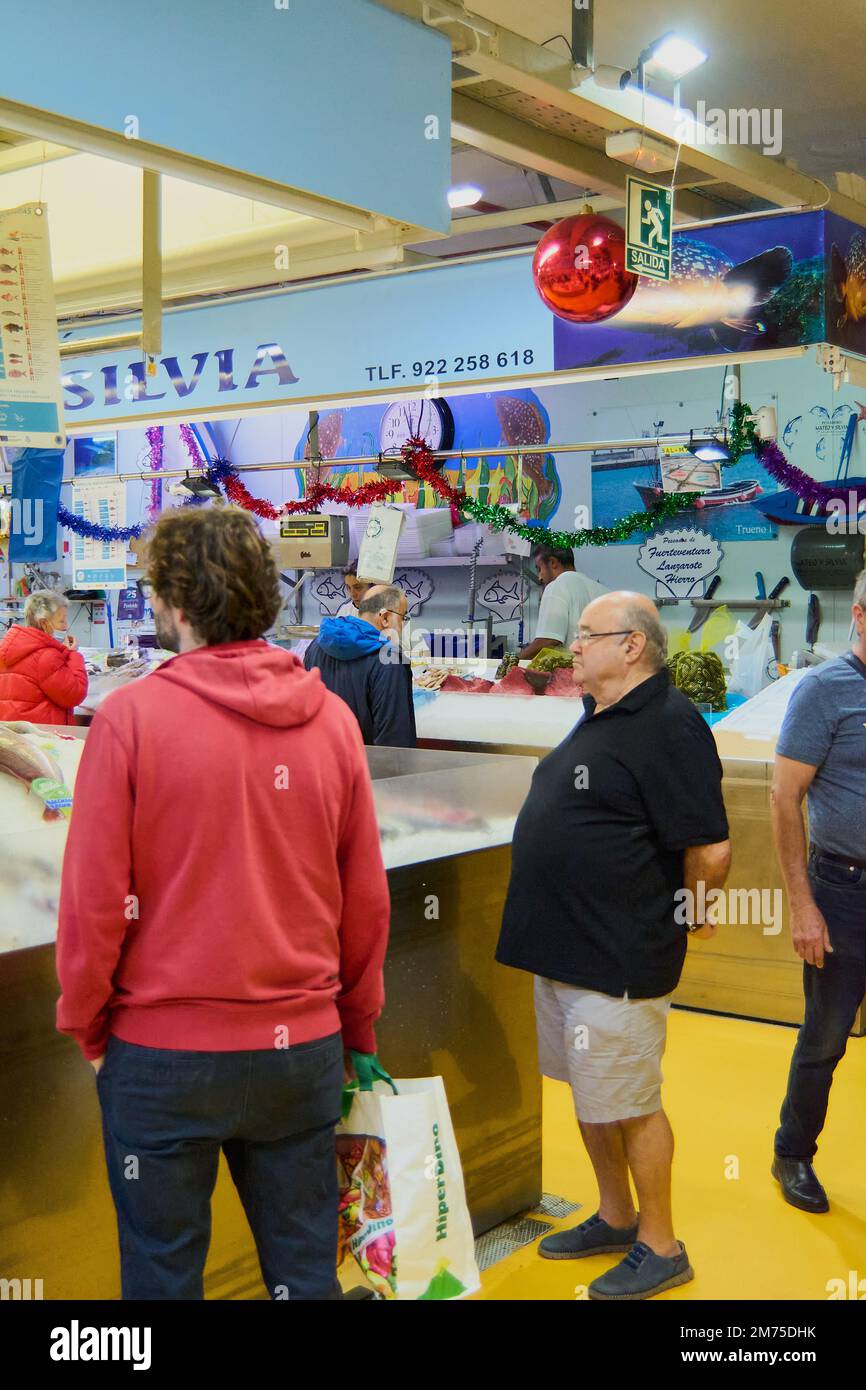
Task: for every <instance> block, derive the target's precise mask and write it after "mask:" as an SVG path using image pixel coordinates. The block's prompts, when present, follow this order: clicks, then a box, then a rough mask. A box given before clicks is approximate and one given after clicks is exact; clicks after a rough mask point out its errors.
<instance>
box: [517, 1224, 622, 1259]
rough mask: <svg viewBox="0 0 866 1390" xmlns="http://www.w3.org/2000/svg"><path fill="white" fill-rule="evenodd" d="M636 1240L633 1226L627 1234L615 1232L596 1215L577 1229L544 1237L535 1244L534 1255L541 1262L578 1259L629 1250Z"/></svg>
mask: <svg viewBox="0 0 866 1390" xmlns="http://www.w3.org/2000/svg"><path fill="white" fill-rule="evenodd" d="M636 1240H637V1226H632V1227H630V1228H629V1230H627V1231H622V1230H618V1229H617V1228H616V1227H615V1226H609V1225H608V1224H607V1222H606V1221H603V1220H602V1218H601V1217H600V1216H599V1214H598V1212H596V1213H595V1216H589V1217H587V1219H586V1221H582V1222H581V1224H580V1225H579V1226H572V1228H571V1230H570V1231H557V1232H556V1234H555V1235H552V1236H545V1237H544V1240H542V1241H541V1242H540V1243H539V1246H538V1253H539V1255H542V1256H543V1257H544V1259H545V1260H582V1259H583V1257H584V1255H613V1254H617V1253H618V1252H619V1251H620V1250H630V1249H631V1248H632V1246H633V1245H634V1243H635V1241H636Z"/></svg>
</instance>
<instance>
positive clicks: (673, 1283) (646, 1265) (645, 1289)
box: [587, 1240, 695, 1299]
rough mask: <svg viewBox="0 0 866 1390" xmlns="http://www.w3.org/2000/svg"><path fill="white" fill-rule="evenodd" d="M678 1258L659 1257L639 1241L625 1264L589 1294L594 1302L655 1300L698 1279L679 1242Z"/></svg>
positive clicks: (592, 1286) (595, 1284)
mask: <svg viewBox="0 0 866 1390" xmlns="http://www.w3.org/2000/svg"><path fill="white" fill-rule="evenodd" d="M679 1246H680V1253H679V1254H678V1255H657V1254H656V1253H655V1251H653V1250H650V1248H649V1246H648V1245H644V1243H643V1241H640V1240H639V1241H636V1242H635V1244H634V1245H633V1246H632V1248H631V1250H630V1251H629V1252H628V1254H627V1255H626V1257H625V1259H624V1260H621V1261H620V1263H619V1264H618V1265H614V1267H613V1269H609V1270H608V1271H607V1273H606V1274H602V1275H600V1276H599V1277H598V1279H593V1281H592V1283H591V1284H590V1286H589V1288H588V1289H587V1293H588V1294H589V1297H590V1298H598V1299H603V1298H609V1299H636V1298H652V1297H653V1296H654V1295H655V1294H657V1293H664V1291H665V1289H675V1288H676V1287H677V1285H678V1284H687V1283H688V1282H689V1280H690V1279H694V1277H695V1271H694V1270H693V1269H692V1267H691V1265H690V1264H689V1257H688V1255H687V1254H686V1247H685V1246H684V1245H683V1243H682V1241H680V1242H679Z"/></svg>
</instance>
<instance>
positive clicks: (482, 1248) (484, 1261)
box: [475, 1216, 550, 1273]
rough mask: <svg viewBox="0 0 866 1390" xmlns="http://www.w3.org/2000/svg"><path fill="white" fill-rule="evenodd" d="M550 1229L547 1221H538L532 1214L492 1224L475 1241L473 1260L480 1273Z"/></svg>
mask: <svg viewBox="0 0 866 1390" xmlns="http://www.w3.org/2000/svg"><path fill="white" fill-rule="evenodd" d="M549 1230H550V1222H549V1221H539V1220H538V1219H537V1218H536V1217H533V1216H518V1217H516V1218H515V1219H514V1220H513V1221H503V1222H502V1224H501V1226H494V1227H493V1230H492V1231H486V1232H485V1233H484V1235H483V1236H479V1237H478V1239H477V1240H476V1242H475V1260H476V1263H477V1265H478V1268H479V1270H480V1272H481V1273H483V1272H484V1270H485V1269H490V1267H491V1265H496V1264H499V1261H500V1260H506V1259H507V1258H508V1256H509V1255H513V1254H514V1252H515V1250H519V1249H520V1248H521V1246H523V1245H531V1244H532V1242H533V1241H534V1240H538V1239H539V1237H541V1236H543V1235H546V1234H547V1232H548V1231H549Z"/></svg>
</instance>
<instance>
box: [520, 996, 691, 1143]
mask: <svg viewBox="0 0 866 1390" xmlns="http://www.w3.org/2000/svg"><path fill="white" fill-rule="evenodd" d="M670 1006H671V996H670V995H669V994H666V995H664V996H663V997H662V998H660V999H629V998H628V997H626V998H623V999H614V998H612V997H611V996H610V995H609V994H598V993H597V992H596V991H595V990H591V989H576V988H575V986H574V985H563V984H560V983H559V982H558V981H557V980H546V979H544V978H543V977H542V976H540V975H536V977H535V1017H536V1022H537V1025H538V1061H539V1068H540V1071H541V1073H542V1075H543V1076H549V1077H551V1078H552V1079H553V1080H554V1081H567V1082H568V1084H569V1085H570V1086H571V1091H572V1095H573V1097H574V1110H575V1114H576V1115H577V1118H578V1119H579V1120H583V1122H584V1123H585V1124H590V1125H605V1124H613V1123H614V1122H615V1121H617V1120H631V1119H634V1118H636V1117H637V1116H638V1115H652V1114H653V1113H654V1112H655V1111H656V1110H660V1109H661V1103H662V1101H661V1084H662V1069H661V1060H662V1056H663V1054H664V1050H665V1042H666V1035H667V1019H668V1010H669V1009H670Z"/></svg>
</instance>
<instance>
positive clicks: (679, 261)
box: [611, 236, 794, 341]
mask: <svg viewBox="0 0 866 1390" xmlns="http://www.w3.org/2000/svg"><path fill="white" fill-rule="evenodd" d="M793 263H794V261H793V256H792V255H791V252H790V251H789V250H788V248H787V246H774V247H773V248H772V249H771V250H769V251H762V252H761V253H760V255H758V256H752V257H751V259H750V260H747V261H740V262H739V263H737V264H735V263H734V262H733V261H732V260H731V258H730V256H726V255H725V253H724V252H723V251H720V250H719V249H718V248H717V247H715V246H710V245H709V244H708V243H707V242H704V241H695V240H692V239H690V240H685V239H684V238H683V237H682V236H680V237H677V238H675V240H674V245H673V253H672V255H671V278H670V280H669V281H665V280H649V279H643V280H641V282H640V284H639V285H638V288H637V290H636V291H635V293H634V295H633V296H632V298H631V299H630V301H629V303H628V304H627V305H626V307H625V308H624V309H621V310H620V312H619V313H618V314H617V315H616V317H615V319H612V320H611V322H612V323H616V324H623V325H625V324H633V325H634V326H635V327H647V328H660V329H661V328H709V329H710V330H712V331H714V332H715V334H716V336H717V337H718V338H719V340H720V341H724V340H725V339H726V338H727V339H728V340H729V341H730V340H731V336H732V335H733V338H734V339H735V338H736V336H737V335H741V334H744V333H748V334H754V333H762V332H763V331H764V329H763V325H762V324H761V322H760V310H761V306H762V305H764V304H766V302H767V300H768V299H770V298H771V296H772V295H773V294H775V292H776V290H778V289H779V288H780V287H781V286H782V285H783V284H784V283H785V281H786V280H787V278H788V276H789V275H790V273H791V268H792V266H793ZM725 329H727V330H729V331H728V333H727V334H725V332H724V330H725Z"/></svg>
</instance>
